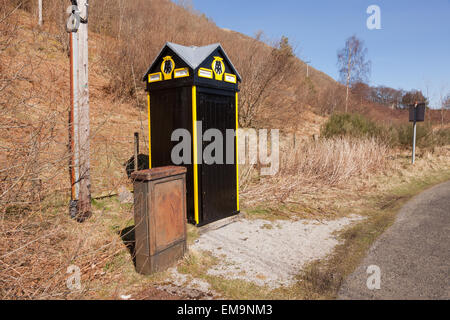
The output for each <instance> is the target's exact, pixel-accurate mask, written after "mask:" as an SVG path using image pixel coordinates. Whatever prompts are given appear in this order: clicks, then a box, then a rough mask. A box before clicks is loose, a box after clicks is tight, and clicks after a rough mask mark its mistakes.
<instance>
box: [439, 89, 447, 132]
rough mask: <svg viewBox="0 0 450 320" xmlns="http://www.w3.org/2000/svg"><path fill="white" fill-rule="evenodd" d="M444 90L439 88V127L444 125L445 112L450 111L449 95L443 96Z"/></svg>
mask: <svg viewBox="0 0 450 320" xmlns="http://www.w3.org/2000/svg"><path fill="white" fill-rule="evenodd" d="M443 89H444V88H441V92H440V99H439V100H440V103H441V126H443V125H444V112H445V110H450V93H448V94H447V95H446V96H444V95H443V93H442V92H443V91H444V90H443Z"/></svg>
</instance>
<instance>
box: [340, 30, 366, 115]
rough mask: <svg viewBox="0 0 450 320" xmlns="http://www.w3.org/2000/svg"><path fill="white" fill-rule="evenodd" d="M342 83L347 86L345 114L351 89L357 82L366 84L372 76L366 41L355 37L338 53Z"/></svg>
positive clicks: (347, 41)
mask: <svg viewBox="0 0 450 320" xmlns="http://www.w3.org/2000/svg"><path fill="white" fill-rule="evenodd" d="M337 59H338V62H337V63H338V67H339V74H340V78H341V82H342V83H345V85H346V89H347V92H346V97H345V112H347V110H348V94H349V88H350V86H351V85H352V84H354V83H356V82H366V81H367V79H368V77H369V75H370V68H371V62H370V60H367V48H366V47H365V46H364V41H362V40H361V39H358V38H357V37H356V36H355V35H353V36H351V37H350V38H348V39H347V40H346V41H345V47H344V48H342V49H341V50H339V51H338V53H337Z"/></svg>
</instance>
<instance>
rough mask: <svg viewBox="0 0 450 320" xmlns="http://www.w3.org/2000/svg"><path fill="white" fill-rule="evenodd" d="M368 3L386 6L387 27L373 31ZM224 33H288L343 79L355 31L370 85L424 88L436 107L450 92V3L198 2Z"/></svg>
mask: <svg viewBox="0 0 450 320" xmlns="http://www.w3.org/2000/svg"><path fill="white" fill-rule="evenodd" d="M369 5H378V6H379V7H380V9H381V30H369V29H368V28H367V26H366V20H367V18H368V17H369V14H367V13H366V9H367V7H368V6H369ZM193 6H194V8H195V9H196V10H198V11H200V12H202V13H204V14H205V15H206V16H208V17H210V18H212V19H213V20H214V22H215V23H216V24H217V25H218V26H219V27H222V28H229V29H232V30H235V31H238V32H241V33H244V34H247V35H250V36H253V35H254V34H255V32H256V31H258V30H262V31H264V33H265V34H266V35H267V36H268V37H270V38H272V39H276V38H279V37H281V36H282V35H285V36H287V37H288V38H289V40H290V42H291V43H292V44H293V46H294V47H297V55H298V56H299V57H300V58H301V59H303V60H311V65H312V66H313V67H315V68H317V69H319V70H321V71H323V72H325V73H327V74H328V75H330V76H331V77H333V78H335V79H337V78H338V72H337V66H336V52H337V50H338V49H340V48H342V47H343V45H344V43H345V39H346V38H348V37H349V36H351V35H353V34H356V35H357V36H358V37H359V38H361V39H363V40H364V41H365V44H366V46H367V48H368V50H369V59H370V60H371V61H372V74H371V77H370V84H371V85H386V86H390V87H393V88H402V89H406V90H410V89H421V90H422V91H423V92H424V94H425V95H426V94H427V87H428V95H429V97H430V99H431V105H432V106H435V105H436V104H437V103H438V101H439V94H440V92H441V91H442V88H444V90H443V91H444V93H450V0H430V1H411V0H410V1H404V0H390V1H379V0H378V1H377V0H371V1H366V0H334V1H333V0H316V1H299V0H297V1H295V0H279V1H256V0H239V1H237V0H221V1H219V0H193Z"/></svg>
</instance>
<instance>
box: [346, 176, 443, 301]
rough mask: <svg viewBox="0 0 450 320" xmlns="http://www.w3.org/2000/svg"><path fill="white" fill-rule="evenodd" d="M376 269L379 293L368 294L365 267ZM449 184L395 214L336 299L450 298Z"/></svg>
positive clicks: (421, 196) (417, 197)
mask: <svg viewBox="0 0 450 320" xmlns="http://www.w3.org/2000/svg"><path fill="white" fill-rule="evenodd" d="M370 265H377V266H379V267H380V270H381V282H380V289H379V290H369V289H368V288H367V285H366V282H367V279H368V277H369V276H370V275H371V274H367V273H366V271H367V267H368V266H370ZM449 277H450V181H449V182H445V183H443V184H440V185H437V186H435V187H433V188H431V189H428V190H426V191H424V192H423V193H421V194H419V195H418V196H416V197H414V198H413V199H411V200H410V201H409V202H408V203H406V204H405V206H404V207H403V208H402V209H401V210H400V212H399V213H398V216H397V220H396V222H395V223H394V224H393V225H392V226H391V227H390V228H389V229H388V230H387V231H386V232H385V233H383V234H382V235H381V236H380V237H379V238H378V239H377V241H375V243H374V245H373V246H372V248H371V249H370V250H369V253H368V255H367V257H366V258H365V259H364V261H363V262H362V264H361V265H360V266H359V267H358V268H357V269H356V270H355V272H354V273H353V274H351V275H350V276H349V277H348V279H347V280H346V281H345V282H344V284H343V285H342V287H341V289H340V291H339V296H338V298H339V299H450V282H449Z"/></svg>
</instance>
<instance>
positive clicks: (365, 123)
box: [321, 113, 450, 149]
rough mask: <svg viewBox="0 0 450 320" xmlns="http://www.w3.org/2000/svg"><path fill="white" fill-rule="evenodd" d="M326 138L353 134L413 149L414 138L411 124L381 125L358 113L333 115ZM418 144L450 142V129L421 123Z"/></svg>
mask: <svg viewBox="0 0 450 320" xmlns="http://www.w3.org/2000/svg"><path fill="white" fill-rule="evenodd" d="M321 135H322V137H324V138H332V137H342V136H350V137H355V138H377V139H379V140H380V141H383V142H384V143H386V144H387V145H389V146H392V147H401V148H410V147H411V143H412V138H413V126H412V124H411V123H405V124H393V125H390V126H386V125H380V124H378V123H376V122H374V121H372V120H370V119H369V118H367V117H365V116H363V115H360V114H357V113H338V114H333V115H332V116H331V117H330V118H329V119H328V121H327V122H325V124H324V125H323V126H322V129H321ZM416 143H417V146H418V147H421V148H427V149H430V148H434V147H436V146H443V145H447V144H450V128H440V129H437V130H433V128H432V126H431V124H430V123H428V122H419V123H417V130H416Z"/></svg>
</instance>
